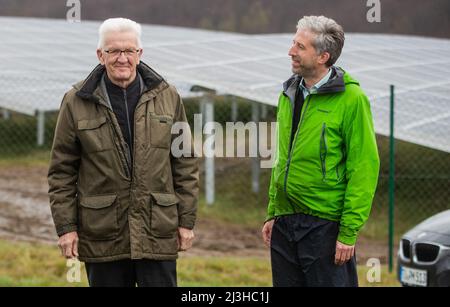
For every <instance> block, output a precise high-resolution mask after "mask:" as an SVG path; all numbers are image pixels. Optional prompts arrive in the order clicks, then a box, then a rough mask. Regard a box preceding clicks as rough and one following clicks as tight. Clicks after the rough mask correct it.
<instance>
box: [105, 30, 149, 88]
mask: <svg viewBox="0 0 450 307" xmlns="http://www.w3.org/2000/svg"><path fill="white" fill-rule="evenodd" d="M137 50H139V51H138V52H136V51H137ZM108 51H109V53H108ZM114 51H116V52H115V53H116V54H115V53H114ZM120 51H125V52H120ZM141 55H142V49H139V47H138V45H137V39H136V35H135V34H134V33H133V32H113V33H109V34H108V35H107V36H106V37H105V44H104V46H103V48H102V49H97V56H98V59H99V60H100V63H101V64H102V65H105V68H106V71H107V73H108V77H109V78H110V79H111V81H113V82H114V81H116V82H127V81H128V82H131V81H133V80H134V78H135V77H136V66H137V65H138V64H139V61H140V58H141Z"/></svg>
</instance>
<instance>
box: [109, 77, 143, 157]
mask: <svg viewBox="0 0 450 307" xmlns="http://www.w3.org/2000/svg"><path fill="white" fill-rule="evenodd" d="M105 84H106V90H107V92H108V96H109V100H110V102H111V106H112V108H113V111H114V114H115V115H116V118H117V121H118V123H119V125H120V130H121V131H122V135H123V137H124V139H125V142H126V143H127V144H128V147H129V148H130V155H131V158H133V140H134V111H135V109H136V105H137V103H138V101H139V98H140V96H141V88H140V87H141V86H140V82H139V77H138V76H137V75H136V78H135V79H134V81H133V82H131V83H130V84H129V85H128V87H127V88H126V89H123V88H121V87H120V86H117V85H115V84H114V83H112V82H111V80H109V78H108V76H107V75H106V74H105Z"/></svg>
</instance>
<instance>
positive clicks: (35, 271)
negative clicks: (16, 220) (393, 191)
mask: <svg viewBox="0 0 450 307" xmlns="http://www.w3.org/2000/svg"><path fill="white" fill-rule="evenodd" d="M0 259H2V261H1V262H0V286H7V287H9V286H31V287H34V286H39V287H40V286H62V287H79V286H87V280H86V273H85V271H84V266H81V270H82V271H81V274H80V277H81V281H80V282H74V283H69V282H68V281H67V279H66V276H67V274H68V272H69V271H70V267H67V266H66V261H65V260H64V259H63V258H62V257H61V256H60V254H59V251H58V248H57V247H56V246H49V245H45V244H35V243H33V244H31V243H23V242H9V241H8V242H7V241H0ZM368 270H369V268H368V267H364V266H359V267H358V274H359V278H360V286H369V287H371V286H398V285H399V284H398V282H397V281H396V277H395V274H390V273H388V272H387V269H386V267H385V266H382V268H381V282H379V283H369V282H368V281H367V279H366V275H367V272H368ZM69 275H70V274H69ZM178 282H179V286H182V287H183V286H190V287H198V286H203V287H231V286H243V287H247V286H263V287H264V286H271V284H272V283H271V272H270V262H269V259H263V258H236V257H214V258H213V257H191V256H187V257H186V256H185V257H181V258H180V259H179V260H178Z"/></svg>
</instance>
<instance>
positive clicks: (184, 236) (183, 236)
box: [178, 227, 194, 251]
mask: <svg viewBox="0 0 450 307" xmlns="http://www.w3.org/2000/svg"><path fill="white" fill-rule="evenodd" d="M192 241H194V231H193V230H192V229H187V228H183V227H178V250H179V251H187V250H188V249H190V248H191V247H192Z"/></svg>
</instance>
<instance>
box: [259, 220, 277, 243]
mask: <svg viewBox="0 0 450 307" xmlns="http://www.w3.org/2000/svg"><path fill="white" fill-rule="evenodd" d="M274 222H275V220H274V219H272V220H270V221H267V222H265V223H264V226H263V229H262V230H261V232H262V237H263V241H264V244H265V245H266V246H267V247H270V239H271V237H272V228H273V223H274Z"/></svg>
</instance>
